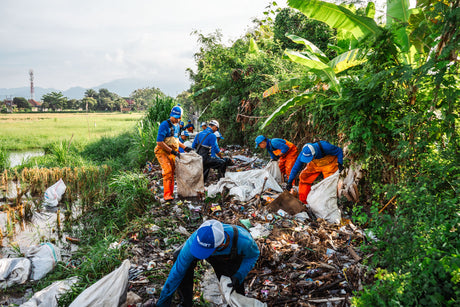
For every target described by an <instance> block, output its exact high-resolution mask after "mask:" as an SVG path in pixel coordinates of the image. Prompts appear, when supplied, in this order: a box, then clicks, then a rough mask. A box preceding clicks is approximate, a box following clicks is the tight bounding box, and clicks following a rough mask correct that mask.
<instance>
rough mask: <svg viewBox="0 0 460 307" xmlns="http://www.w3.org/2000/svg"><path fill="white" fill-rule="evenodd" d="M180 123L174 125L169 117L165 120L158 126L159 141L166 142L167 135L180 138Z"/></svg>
mask: <svg viewBox="0 0 460 307" xmlns="http://www.w3.org/2000/svg"><path fill="white" fill-rule="evenodd" d="M179 131H180V127H179V125H174V124H173V123H171V121H170V120H169V119H167V120H164V121H163V122H162V123H161V124H160V127H158V134H157V142H164V140H165V139H166V138H167V137H171V136H173V137H175V138H179Z"/></svg>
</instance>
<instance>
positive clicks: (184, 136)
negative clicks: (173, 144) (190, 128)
mask: <svg viewBox="0 0 460 307" xmlns="http://www.w3.org/2000/svg"><path fill="white" fill-rule="evenodd" d="M188 137H189V134H188V132H187V131H185V130H183V131H182V132H181V133H180V137H179V142H181V143H182V144H184V143H185V141H187V139H188ZM184 145H185V144H184ZM179 152H180V153H184V152H185V150H184V149H183V148H182V147H179Z"/></svg>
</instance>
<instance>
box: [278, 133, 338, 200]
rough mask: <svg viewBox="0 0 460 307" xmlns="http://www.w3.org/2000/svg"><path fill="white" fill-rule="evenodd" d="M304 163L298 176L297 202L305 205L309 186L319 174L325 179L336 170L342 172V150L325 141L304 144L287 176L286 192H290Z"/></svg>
mask: <svg viewBox="0 0 460 307" xmlns="http://www.w3.org/2000/svg"><path fill="white" fill-rule="evenodd" d="M304 163H307V166H306V167H305V168H304V170H303V171H302V172H301V173H300V176H299V200H300V201H302V202H303V203H304V204H306V203H307V197H308V194H309V193H310V190H311V185H312V184H313V182H314V181H315V179H316V178H317V177H318V176H319V174H321V173H322V174H323V176H324V178H327V177H329V176H331V175H333V174H334V173H335V172H336V171H337V170H339V171H340V172H341V171H342V170H343V150H342V148H340V147H337V146H335V145H332V144H331V143H329V142H326V141H319V142H316V143H307V144H305V145H304V147H303V148H302V151H301V153H300V154H299V156H298V157H297V160H296V161H295V164H294V166H293V168H292V170H291V174H290V175H289V179H288V184H287V186H286V189H287V190H288V191H290V190H291V188H292V183H293V182H294V179H295V177H296V176H297V173H298V172H299V171H300V169H301V168H302V167H303V164H304Z"/></svg>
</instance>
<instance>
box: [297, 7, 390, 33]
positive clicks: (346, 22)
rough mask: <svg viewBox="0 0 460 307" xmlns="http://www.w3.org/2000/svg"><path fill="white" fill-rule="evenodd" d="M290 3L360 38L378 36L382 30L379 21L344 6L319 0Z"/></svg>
mask: <svg viewBox="0 0 460 307" xmlns="http://www.w3.org/2000/svg"><path fill="white" fill-rule="evenodd" d="M288 5H289V6H290V7H292V8H295V9H298V10H299V11H300V12H302V13H303V14H305V15H306V16H307V17H308V18H313V19H316V20H319V21H322V22H325V23H327V24H328V25H329V26H330V27H331V28H336V29H341V30H346V31H348V32H351V33H352V34H353V36H354V37H355V38H356V39H358V40H361V39H364V38H365V37H367V36H368V35H374V36H376V35H377V34H378V33H380V32H381V29H380V27H379V26H378V25H377V23H376V22H375V21H374V20H373V19H371V18H369V17H364V16H359V15H356V14H354V13H353V12H351V11H350V10H348V9H347V8H345V7H343V6H339V5H336V4H333V3H328V2H323V1H318V0H288Z"/></svg>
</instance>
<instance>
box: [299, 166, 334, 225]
mask: <svg viewBox="0 0 460 307" xmlns="http://www.w3.org/2000/svg"><path fill="white" fill-rule="evenodd" d="M338 181H339V171H337V172H335V174H334V175H331V176H329V177H327V178H325V179H323V180H321V181H320V182H319V183H317V184H315V185H313V186H312V187H311V191H310V193H309V194H308V197H307V203H308V205H309V206H310V208H311V210H312V211H313V213H314V214H315V215H316V217H318V218H322V219H325V220H326V221H328V222H329V223H333V224H337V223H340V219H341V218H342V217H341V214H340V210H339V208H338V207H337V182H338Z"/></svg>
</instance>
